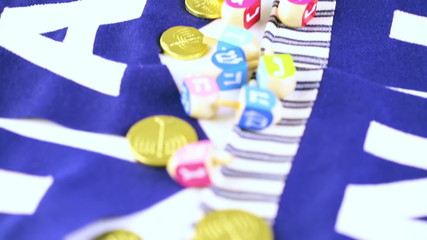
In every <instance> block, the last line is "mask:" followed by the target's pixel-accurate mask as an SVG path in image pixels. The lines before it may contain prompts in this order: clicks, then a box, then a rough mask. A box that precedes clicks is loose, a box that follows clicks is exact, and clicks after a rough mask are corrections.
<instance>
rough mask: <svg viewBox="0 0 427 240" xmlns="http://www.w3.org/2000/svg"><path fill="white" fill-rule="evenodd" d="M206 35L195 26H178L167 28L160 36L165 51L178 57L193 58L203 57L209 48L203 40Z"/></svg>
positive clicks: (181, 58) (183, 58) (182, 58)
mask: <svg viewBox="0 0 427 240" xmlns="http://www.w3.org/2000/svg"><path fill="white" fill-rule="evenodd" d="M203 38H204V35H203V34H202V33H201V32H200V31H199V30H197V29H196V28H193V27H187V26H176V27H172V28H169V29H168V30H166V31H165V32H164V33H163V34H162V36H161V37H160V46H161V47H162V49H163V51H164V52H165V53H166V54H167V55H169V56H171V57H173V58H176V59H180V60H192V59H196V58H201V57H203V55H205V54H206V53H207V51H208V49H209V46H208V45H207V44H206V43H204V42H203Z"/></svg>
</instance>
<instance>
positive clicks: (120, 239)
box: [95, 230, 142, 240]
mask: <svg viewBox="0 0 427 240" xmlns="http://www.w3.org/2000/svg"><path fill="white" fill-rule="evenodd" d="M95 240H142V238H140V237H139V236H138V235H136V234H135V233H132V232H129V231H126V230H115V231H111V232H107V233H104V234H102V235H101V236H98V237H97V238H95Z"/></svg>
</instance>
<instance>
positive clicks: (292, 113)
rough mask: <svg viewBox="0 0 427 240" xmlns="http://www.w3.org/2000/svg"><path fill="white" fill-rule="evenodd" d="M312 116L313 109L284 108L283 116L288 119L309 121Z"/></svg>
mask: <svg viewBox="0 0 427 240" xmlns="http://www.w3.org/2000/svg"><path fill="white" fill-rule="evenodd" d="M310 114H311V108H296V109H295V108H284V114H283V116H284V117H286V118H288V119H307V118H308V117H309V116H310Z"/></svg>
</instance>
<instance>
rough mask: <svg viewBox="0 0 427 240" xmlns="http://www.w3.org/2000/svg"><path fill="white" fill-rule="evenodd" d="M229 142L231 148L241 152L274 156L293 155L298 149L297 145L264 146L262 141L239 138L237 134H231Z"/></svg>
mask: <svg viewBox="0 0 427 240" xmlns="http://www.w3.org/2000/svg"><path fill="white" fill-rule="evenodd" d="M229 142H230V143H231V144H232V145H233V147H235V148H238V149H240V150H242V151H257V152H265V153H268V154H275V155H295V154H296V151H297V149H298V144H285V143H276V142H269V143H268V144H265V142H263V141H254V140H248V139H244V138H240V137H239V136H238V135H237V134H232V135H231V138H230V141H229Z"/></svg>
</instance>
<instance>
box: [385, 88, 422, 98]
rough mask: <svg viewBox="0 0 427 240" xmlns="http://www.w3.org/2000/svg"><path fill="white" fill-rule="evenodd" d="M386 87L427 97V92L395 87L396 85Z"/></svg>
mask: <svg viewBox="0 0 427 240" xmlns="http://www.w3.org/2000/svg"><path fill="white" fill-rule="evenodd" d="M388 88H389V89H391V90H394V91H398V92H401V93H406V94H409V95H413V96H417V97H422V98H427V92H422V91H417V90H411V89H405V88H397V87H388Z"/></svg>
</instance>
